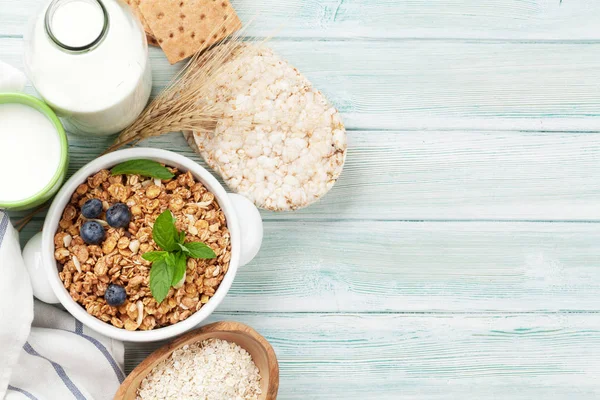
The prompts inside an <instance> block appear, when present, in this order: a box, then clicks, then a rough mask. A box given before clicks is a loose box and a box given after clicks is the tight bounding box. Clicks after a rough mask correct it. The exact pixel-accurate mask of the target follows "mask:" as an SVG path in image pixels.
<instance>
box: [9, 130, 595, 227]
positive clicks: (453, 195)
mask: <svg viewBox="0 0 600 400" xmlns="http://www.w3.org/2000/svg"><path fill="white" fill-rule="evenodd" d="M348 137H349V146H350V153H349V156H348V159H347V163H346V166H345V170H344V172H343V174H342V176H341V179H340V180H339V181H338V183H337V184H336V185H335V186H334V188H333V189H332V190H331V192H330V193H328V194H327V195H326V196H325V197H324V198H323V199H322V200H321V201H320V202H317V203H316V204H314V205H312V206H310V207H308V208H306V209H304V210H301V211H298V212H292V213H273V212H268V211H263V212H262V216H263V218H264V219H277V220H280V219H289V220H309V219H320V220H323V219H335V220H350V219H352V220H365V219H374V220H473V219H486V220H571V221H573V220H580V221H591V220H594V221H599V220H600V207H598V203H599V202H600V191H599V190H598V185H597V177H598V176H600V162H599V161H598V160H600V134H592V133H532V132H528V133H523V132H479V133H476V132H461V131H455V132H386V131H350V132H349V133H348ZM111 140H112V139H106V138H84V137H80V136H75V135H71V136H70V151H71V163H70V169H69V172H70V173H73V172H75V171H76V170H77V169H79V168H80V167H81V166H83V165H84V164H86V163H88V162H89V161H91V160H92V159H94V158H95V157H97V156H98V155H99V154H100V153H101V152H102V151H103V149H105V148H107V147H108V145H109V143H110V142H111ZM141 145H142V146H152V147H160V148H164V149H167V150H171V151H175V152H178V153H181V154H183V155H185V156H188V157H190V158H193V159H194V160H195V161H197V162H199V163H200V164H201V165H203V166H206V164H205V163H204V162H203V161H202V160H201V158H200V157H199V156H198V155H196V154H195V153H194V152H193V151H192V150H191V149H190V148H189V147H188V146H187V144H186V142H185V140H184V139H183V137H182V136H181V135H180V134H177V133H173V134H170V135H167V136H163V137H160V138H153V139H151V140H148V141H146V142H143V143H142V144H141ZM23 214H24V213H20V214H15V216H16V217H18V216H19V215H23Z"/></svg>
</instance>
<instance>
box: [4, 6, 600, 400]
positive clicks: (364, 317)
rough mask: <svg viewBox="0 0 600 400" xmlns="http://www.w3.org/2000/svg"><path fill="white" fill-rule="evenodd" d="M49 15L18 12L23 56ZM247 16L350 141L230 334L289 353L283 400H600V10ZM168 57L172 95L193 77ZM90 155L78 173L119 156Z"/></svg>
mask: <svg viewBox="0 0 600 400" xmlns="http://www.w3.org/2000/svg"><path fill="white" fill-rule="evenodd" d="M39 3H40V1H39V0H0V59H2V60H3V61H7V62H9V63H11V64H13V65H15V66H17V67H20V68H21V67H22V61H21V57H22V51H23V36H22V35H23V32H24V27H25V23H26V20H27V18H28V17H29V16H30V15H32V14H33V13H34V11H35V9H36V8H37V7H39ZM233 4H234V6H235V7H236V9H237V10H238V12H239V14H240V16H241V17H242V19H243V20H245V21H249V20H251V19H254V23H253V28H252V29H251V30H250V32H249V34H252V35H255V36H258V37H266V36H270V35H274V37H273V39H271V42H270V45H271V46H272V47H273V48H274V49H275V50H276V51H277V52H279V53H280V54H281V55H282V56H284V57H285V58H287V59H288V60H289V61H290V62H291V63H292V64H294V65H295V66H297V67H298V68H299V69H300V70H301V71H302V72H303V73H304V74H305V75H307V76H308V77H309V78H310V79H311V80H312V82H313V83H314V84H315V85H316V86H317V87H318V88H320V89H321V90H322V91H323V92H324V93H325V94H326V95H327V96H328V97H329V98H330V99H331V100H332V101H333V103H334V104H335V105H336V106H337V107H338V108H339V109H340V111H341V112H342V113H343V117H344V120H345V123H346V125H347V128H348V136H349V145H350V150H349V154H348V161H347V164H346V168H345V170H344V173H343V175H342V178H341V179H340V181H339V182H338V184H337V185H336V186H335V187H334V189H333V190H332V191H331V193H330V194H329V195H328V196H327V197H326V198H325V199H324V200H323V201H321V202H319V203H318V204H315V205H314V206H312V207H310V208H308V209H305V210H302V211H300V212H296V213H285V214H276V213H269V212H264V213H263V214H262V215H263V218H264V220H265V241H264V246H263V248H262V250H261V252H260V254H259V256H258V257H257V259H255V261H254V262H252V264H251V265H248V266H247V267H246V268H244V269H243V270H242V271H240V273H239V274H238V276H237V278H236V281H235V283H234V285H233V287H232V289H231V291H230V293H229V295H228V297H227V299H226V300H225V301H224V303H223V304H222V306H221V307H219V309H218V312H216V313H215V314H214V316H213V318H212V319H213V320H221V319H233V320H238V321H242V322H245V323H248V324H250V325H252V326H253V327H255V328H256V329H257V330H258V331H260V332H261V333H262V334H264V335H265V336H266V337H267V338H268V339H269V340H270V342H271V343H272V344H273V346H274V348H275V350H276V352H277V355H278V357H279V360H280V366H281V387H280V398H281V399H317V398H319V399H365V398H369V399H371V398H372V399H481V398H493V399H527V400H529V399H578V400H579V399H598V398H600V383H599V382H600V381H599V380H598V376H599V375H600V187H599V186H600V2H598V1H592V0H563V1H562V3H561V2H560V0H486V1H482V0H435V1H434V0H406V1H403V0H234V1H233ZM151 58H152V64H153V68H154V72H153V76H154V82H155V89H154V93H155V94H156V93H157V92H158V91H159V90H160V89H161V88H162V87H164V85H165V84H166V83H167V82H168V81H169V79H170V78H171V77H172V76H173V74H174V73H175V72H176V71H177V70H178V68H180V66H170V65H168V63H167V61H166V59H165V57H164V55H163V54H162V53H161V52H160V51H159V50H157V49H153V50H152V51H151ZM28 90H29V91H30V92H32V89H31V88H29V89H28ZM70 143H71V165H70V169H69V170H70V172H74V171H75V170H77V169H78V168H79V167H80V166H82V165H83V164H85V163H87V162H89V161H90V160H91V159H93V158H94V157H96V156H97V155H99V154H100V153H101V152H102V151H103V150H104V149H105V148H106V146H107V145H108V143H109V141H108V140H106V139H89V138H86V139H82V138H80V137H76V136H72V135H71V136H70ZM144 145H149V146H156V147H162V148H166V149H169V150H174V151H177V152H180V153H182V154H184V155H186V156H189V157H192V158H194V159H195V160H197V161H198V162H200V163H202V162H201V161H200V159H199V158H198V157H197V156H195V155H194V153H193V152H192V151H191V150H190V149H189V148H188V147H187V145H186V144H185V142H184V140H183V138H182V137H181V135H180V134H178V133H173V134H171V135H169V136H165V137H161V138H157V139H153V140H151V141H148V142H146V143H144ZM202 164H203V163H202ZM18 216H19V215H14V217H15V218H18ZM42 221H43V218H42V216H39V217H36V218H35V219H34V221H33V222H32V223H31V224H29V225H28V226H27V228H26V229H25V231H24V232H23V234H22V236H23V238H22V239H23V241H25V240H26V239H27V238H28V237H30V236H31V235H32V234H33V233H34V232H36V231H37V230H39V229H40V226H41V224H42ZM152 348H153V346H148V345H145V346H140V345H130V346H128V349H127V369H128V370H131V369H132V368H133V367H134V366H135V364H136V363H137V362H139V361H140V360H141V359H142V358H143V356H145V355H146V354H148V352H149V351H150V350H151V349H152Z"/></svg>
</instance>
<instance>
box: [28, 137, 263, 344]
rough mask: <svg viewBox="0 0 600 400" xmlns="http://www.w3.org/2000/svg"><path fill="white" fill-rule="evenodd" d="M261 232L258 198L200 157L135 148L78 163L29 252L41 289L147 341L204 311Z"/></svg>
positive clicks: (108, 327)
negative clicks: (233, 187) (237, 189)
mask: <svg viewBox="0 0 600 400" xmlns="http://www.w3.org/2000/svg"><path fill="white" fill-rule="evenodd" d="M133 160H136V161H133ZM140 160H141V162H142V164H144V163H146V164H150V163H153V164H155V165H157V166H158V167H162V170H160V169H159V170H158V172H157V171H153V172H152V173H157V174H158V175H157V176H159V177H152V176H150V175H148V168H150V167H153V165H150V167H148V165H146V164H144V165H143V166H140V164H139V162H140ZM157 163H160V164H161V165H158V164H157ZM115 166H117V168H115ZM123 166H125V167H124V168H123ZM140 168H141V170H140ZM144 168H146V169H144ZM111 169H112V170H111ZM109 170H111V171H109ZM165 171H167V172H165ZM165 173H168V174H170V176H169V175H167V176H165V175H164V174H165ZM161 174H163V175H161ZM95 206H97V207H95ZM84 214H85V215H84ZM169 215H170V218H169ZM159 217H160V219H159ZM262 234H263V227H262V220H261V218H260V214H259V212H258V210H257V209H256V207H255V206H254V205H253V204H252V203H251V202H250V201H249V200H247V199H246V198H244V197H242V196H239V195H236V194H228V193H226V192H225V189H224V188H223V186H222V185H221V184H220V183H219V182H218V181H217V180H216V179H215V178H214V177H213V176H212V175H211V174H210V173H209V172H208V171H207V170H206V169H204V168H203V167H201V166H200V165H198V164H197V163H196V162H194V161H192V160H190V159H188V158H187V157H184V156H182V155H179V154H176V153H173V152H170V151H166V150H160V149H152V148H135V149H127V150H120V151H116V152H114V153H110V154H107V155H104V156H102V157H100V158H98V159H96V160H94V161H92V162H90V163H89V164H87V165H86V166H84V167H83V168H81V169H80V170H79V171H78V172H77V173H75V174H74V175H73V176H72V177H71V178H70V179H69V180H68V181H67V182H66V183H65V185H64V186H63V187H62V188H61V190H60V191H59V193H58V194H57V195H56V197H55V199H54V201H53V202H52V205H51V207H50V209H49V211H48V215H47V217H46V220H45V223H44V228H43V230H42V232H40V233H39V234H38V235H36V236H34V237H33V238H32V239H31V240H30V242H29V243H28V244H27V245H26V246H25V249H24V258H25V260H26V264H27V266H28V269H29V272H30V276H31V280H32V285H33V289H34V295H35V296H36V297H37V298H38V299H40V300H42V301H45V302H47V303H60V304H62V305H63V306H64V307H65V308H66V309H67V310H68V311H69V312H70V313H71V314H72V315H73V316H74V317H75V318H77V319H78V320H79V321H81V322H82V323H84V324H85V325H87V326H88V327H90V328H92V329H94V330H96V331H98V332H100V333H102V334H104V335H106V336H109V337H112V338H115V339H119V340H124V341H131V342H148V341H156V340H163V339H168V338H172V337H175V336H177V335H179V334H182V333H184V332H186V331H188V330H190V329H192V328H194V327H196V326H197V325H198V324H200V323H201V322H202V321H204V320H205V319H206V318H207V317H208V316H209V315H210V314H211V313H212V312H213V311H214V310H215V309H216V307H217V306H218V305H219V304H220V303H221V301H222V300H223V298H224V297H225V295H226V294H227V291H228V290H229V288H230V287H231V284H232V282H233V279H234V278H235V275H236V272H237V270H238V267H240V266H242V265H245V264H247V263H248V262H250V261H251V260H252V259H253V258H254V257H255V256H256V254H257V253H258V250H259V249H260V245H261V242H262ZM42 270H43V271H42Z"/></svg>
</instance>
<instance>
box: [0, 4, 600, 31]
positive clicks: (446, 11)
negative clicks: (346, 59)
mask: <svg viewBox="0 0 600 400" xmlns="http://www.w3.org/2000/svg"><path fill="white" fill-rule="evenodd" d="M232 4H233V5H234V7H235V8H236V9H237V11H238V13H239V14H240V16H241V18H242V20H243V21H244V22H245V23H249V22H251V21H252V27H253V28H252V29H250V30H249V32H248V34H250V35H257V36H271V35H273V34H275V35H277V36H283V37H294V38H306V37H326V38H345V39H347V38H473V39H527V40H532V39H543V40H560V39H568V40H597V39H600V31H599V30H598V29H597V23H598V20H599V19H600V7H598V4H596V3H595V2H592V1H589V0H569V1H564V2H560V1H559V0H489V1H483V2H482V1H480V0H437V1H434V2H432V1H430V0H412V1H398V0H296V1H290V0H288V1H280V0H232ZM39 6H40V1H39V0H19V1H14V0H0V36H1V35H22V34H23V33H24V31H25V29H26V22H27V20H28V18H29V17H30V16H31V15H34V14H35V13H36V11H37V9H38V8H39Z"/></svg>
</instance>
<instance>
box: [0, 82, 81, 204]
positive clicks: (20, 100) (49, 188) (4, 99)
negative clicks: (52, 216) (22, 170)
mask: <svg viewBox="0 0 600 400" xmlns="http://www.w3.org/2000/svg"><path fill="white" fill-rule="evenodd" d="M0 104H23V105H26V106H29V107H31V108H33V109H35V110H37V111H39V112H41V113H42V114H44V115H45V116H46V117H47V118H48V119H49V120H50V122H51V123H52V125H54V127H55V128H56V134H57V135H58V138H59V140H60V162H59V165H58V168H57V170H56V172H55V173H54V175H53V176H52V179H51V180H50V182H48V184H47V185H46V186H44V187H43V188H42V189H41V190H40V191H39V192H37V193H35V194H34V195H32V196H30V197H28V198H25V199H22V200H18V201H10V202H9V201H3V200H2V199H1V198H0V208H4V209H7V210H13V211H19V210H27V209H30V208H33V207H36V206H39V205H40V204H43V203H45V202H46V201H48V200H50V198H52V196H54V195H55V194H56V192H57V191H58V189H60V187H61V185H62V184H63V182H64V180H65V177H66V175H67V169H68V166H69V144H68V141H67V134H66V133H65V129H64V128H63V126H62V123H61V122H60V120H59V119H58V117H57V116H56V114H54V111H52V110H51V109H50V107H48V106H47V105H46V103H44V102H43V101H41V100H40V99H38V98H37V97H33V96H30V95H28V94H23V93H0ZM24 156H26V155H24Z"/></svg>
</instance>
